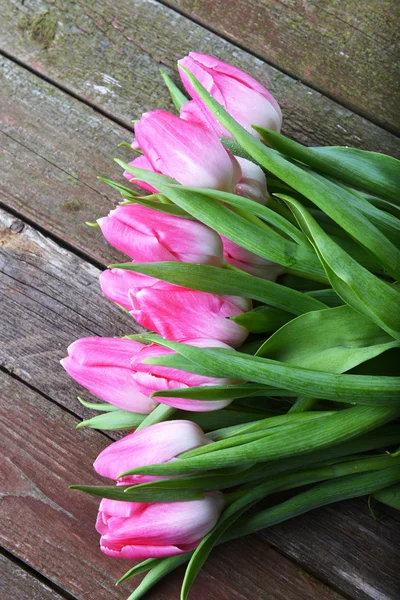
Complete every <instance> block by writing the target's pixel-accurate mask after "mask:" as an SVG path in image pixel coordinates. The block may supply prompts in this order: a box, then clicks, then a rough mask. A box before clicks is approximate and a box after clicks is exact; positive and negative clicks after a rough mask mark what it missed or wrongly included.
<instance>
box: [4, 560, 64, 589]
mask: <svg viewBox="0 0 400 600" xmlns="http://www.w3.org/2000/svg"><path fill="white" fill-rule="evenodd" d="M1 590H2V593H3V594H4V596H3V598H7V600H26V599H27V598H30V600H63V597H62V596H60V594H57V592H55V591H54V590H52V589H51V588H50V587H49V586H48V585H46V584H45V583H43V582H42V581H40V580H39V579H36V578H35V577H34V576H33V575H31V574H30V573H29V572H28V571H25V570H24V569H22V568H21V567H19V566H18V565H17V564H16V563H14V562H13V561H11V560H9V559H8V558H7V557H6V556H4V555H3V554H0V591H1Z"/></svg>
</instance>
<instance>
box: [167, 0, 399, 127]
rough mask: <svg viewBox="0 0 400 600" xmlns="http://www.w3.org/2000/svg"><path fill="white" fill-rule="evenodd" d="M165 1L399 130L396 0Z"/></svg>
mask: <svg viewBox="0 0 400 600" xmlns="http://www.w3.org/2000/svg"><path fill="white" fill-rule="evenodd" d="M166 3H167V4H168V5H171V6H172V7H176V8H177V9H178V10H180V11H182V12H183V13H184V14H185V15H187V16H189V17H190V18H192V19H194V20H196V21H197V22H200V23H202V24H203V25H204V26H205V27H207V28H209V29H211V30H212V31H215V32H216V33H219V34H220V35H222V36H224V37H227V38H229V39H230V40H231V41H233V42H234V43H237V44H238V45H240V46H241V47H242V48H243V47H244V48H247V49H248V50H250V51H252V52H254V53H255V54H256V55H257V56H259V57H260V58H263V59H264V60H266V61H267V62H270V63H271V64H274V65H276V66H278V68H280V69H282V70H285V71H286V73H290V74H291V75H292V76H294V77H298V78H299V79H301V80H302V81H305V82H307V83H309V84H310V85H312V86H313V87H314V88H316V89H319V90H320V91H321V92H322V93H325V94H327V95H330V96H331V97H333V98H335V99H336V100H337V101H339V102H342V103H344V104H345V105H346V106H350V107H351V108H352V109H353V110H354V111H355V112H358V113H359V114H364V115H366V116H367V118H369V119H371V120H372V121H374V122H379V123H380V124H383V126H384V127H385V126H386V127H388V128H392V129H393V130H397V131H399V130H400V120H399V111H398V104H399V93H398V92H399V68H398V55H399V32H398V28H397V27H396V23H398V21H399V18H400V3H399V2H397V0H380V1H379V2H376V0H363V1H362V2H360V0H306V1H305V2H304V1H303V2H285V1H284V0H283V1H281V2H276V0H263V1H262V2H260V0H230V1H229V2H214V1H213V0H167V2H166ZM244 23H245V26H243V24H244Z"/></svg>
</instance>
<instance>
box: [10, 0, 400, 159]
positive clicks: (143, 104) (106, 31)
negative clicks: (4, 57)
mask: <svg viewBox="0 0 400 600" xmlns="http://www.w3.org/2000/svg"><path fill="white" fill-rule="evenodd" d="M220 4H221V6H223V10H225V8H226V6H227V4H226V3H220ZM0 6H1V9H2V14H3V18H4V19H5V20H6V22H7V27H4V28H2V31H1V32H0V48H1V49H2V50H3V51H5V52H6V53H8V54H9V55H10V56H13V57H15V58H17V59H18V60H20V61H22V62H24V63H25V64H27V65H29V66H30V67H31V68H32V69H34V70H36V71H38V72H40V73H42V74H43V75H45V76H47V77H49V78H51V79H52V80H53V81H56V82H57V83H58V84H60V85H61V86H63V87H64V88H65V89H67V90H68V91H70V92H72V93H74V94H77V95H78V96H80V97H81V98H84V99H86V100H87V101H89V102H91V103H93V104H95V105H96V106H98V107H100V108H101V109H102V110H103V111H105V112H106V113H108V114H111V115H113V117H115V118H117V119H119V120H120V121H121V122H123V123H125V124H126V125H129V124H130V122H131V120H132V119H134V118H137V117H138V116H139V115H140V114H141V113H142V112H143V111H146V110H150V109H153V108H167V107H170V106H171V104H170V103H169V100H168V94H167V92H166V90H164V89H163V88H162V86H161V83H160V77H159V73H158V67H159V65H160V64H162V65H164V66H165V67H167V68H168V70H170V69H171V68H175V64H176V60H177V59H179V58H180V57H182V56H184V55H185V54H187V53H188V52H190V51H192V50H196V51H198V52H205V53H208V54H213V55H215V56H217V57H219V58H221V59H222V60H225V61H227V62H232V63H233V64H235V65H237V66H239V67H241V68H243V69H244V70H246V71H248V72H249V73H251V74H252V75H253V76H255V77H256V78H258V79H259V80H260V81H261V82H262V83H264V84H266V85H269V87H270V88H271V90H272V92H273V93H274V95H275V96H276V98H277V99H278V101H279V102H280V103H281V105H282V108H283V112H284V115H285V128H284V131H285V133H287V134H288V135H289V136H290V137H293V138H295V139H297V140H299V141H301V142H305V143H307V144H315V145H326V144H330V145H336V144H346V145H353V146H357V147H362V148H367V149H373V150H376V151H379V152H385V153H387V154H395V153H396V152H398V150H399V149H398V145H397V140H396V138H395V137H394V136H393V135H391V134H389V133H387V132H385V131H384V130H382V129H380V128H379V127H377V126H375V125H372V124H371V123H370V122H368V121H366V120H365V119H363V118H362V117H359V116H357V115H355V114H354V113H352V112H350V111H349V110H347V109H345V108H343V107H342V106H340V105H339V104H337V103H335V102H334V101H332V100H330V99H328V98H327V97H325V96H322V95H321V94H319V93H318V92H314V91H312V90H311V89H310V88H309V87H308V86H306V85H304V84H302V83H300V82H298V81H296V80H294V79H292V78H291V77H288V76H287V75H285V74H284V73H282V72H280V71H278V70H277V69H275V68H273V67H270V66H268V65H266V64H265V63H264V62H262V61H261V60H259V59H257V58H254V57H253V56H251V55H250V54H249V53H247V52H245V51H243V50H240V49H238V48H237V47H236V46H234V45H233V44H231V43H229V42H226V41H224V40H222V39H221V38H220V37H218V36H217V35H215V34H213V33H211V32H209V31H207V30H206V29H204V28H203V27H201V26H200V25H196V24H195V23H193V22H192V21H190V20H189V19H187V18H185V17H183V16H181V15H179V14H178V13H176V12H174V11H172V10H171V9H168V8H166V7H165V6H163V5H161V4H159V3H157V2H155V1H154V0H134V1H132V0H120V2H118V4H115V3H114V2H113V1H112V0H89V1H87V0H26V1H25V2H23V3H22V2H19V0H11V1H9V0H1V2H0ZM245 22H246V19H245ZM240 23H241V25H242V24H243V19H240ZM344 71H345V72H346V73H347V69H344ZM368 75H369V73H368ZM269 81H270V83H269ZM31 108H32V107H31ZM44 114H45V113H42V115H41V118H42V119H43V115H44ZM99 140H101V137H99ZM99 144H100V146H99V147H100V148H101V147H102V146H101V144H102V141H99Z"/></svg>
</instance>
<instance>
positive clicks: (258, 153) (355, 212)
mask: <svg viewBox="0 0 400 600" xmlns="http://www.w3.org/2000/svg"><path fill="white" fill-rule="evenodd" d="M182 70H183V71H184V72H185V74H186V75H187V77H188V79H189V81H190V83H191V84H192V86H193V88H194V89H195V91H196V93H197V94H198V95H199V97H200V99H201V100H202V101H203V102H204V104H205V105H206V106H207V107H208V108H209V109H210V110H211V111H212V112H213V113H214V115H215V117H216V118H217V120H218V121H219V122H220V123H221V125H222V126H223V127H225V128H226V129H227V130H228V131H229V133H230V134H231V135H232V136H233V137H234V138H235V140H236V141H237V142H238V143H239V144H240V145H241V146H242V148H243V149H244V150H245V151H246V152H248V153H249V154H250V155H251V156H252V157H253V159H255V160H256V161H257V163H258V164H259V165H261V166H262V167H264V168H265V169H267V170H268V171H271V173H273V174H274V175H275V176H276V177H278V178H279V179H281V180H283V181H284V182H285V183H287V184H288V185H290V186H291V187H292V188H294V189H295V190H296V191H298V192H300V193H301V194H303V195H304V196H305V197H306V198H308V199H309V200H311V202H313V203H314V204H315V205H316V206H318V208H320V209H321V210H322V211H323V212H325V213H326V214H327V215H328V216H329V217H331V218H332V219H333V220H334V221H335V222H336V223H337V224H338V225H340V226H341V227H343V229H344V230H345V231H347V233H348V234H349V235H350V236H351V237H352V238H353V239H355V240H357V242H358V243H359V244H360V245H361V246H363V247H364V248H366V250H367V251H368V252H369V253H370V254H372V255H373V256H375V258H376V260H377V262H378V263H379V264H380V265H382V267H384V268H385V269H386V270H387V271H388V273H390V274H391V275H392V276H393V277H394V278H395V279H400V250H399V249H398V248H396V246H395V245H394V244H393V243H392V242H390V240H388V238H387V237H386V236H385V235H384V234H383V233H382V232H381V231H380V230H379V229H378V228H377V227H376V226H375V225H374V224H373V223H372V222H371V220H370V219H369V218H367V217H366V216H365V215H364V214H363V213H362V212H360V210H359V209H358V208H355V206H354V204H355V200H354V199H355V196H354V194H352V193H351V192H350V191H348V190H346V189H343V188H342V187H340V186H338V185H336V184H335V183H334V182H332V181H329V180H328V179H327V178H325V177H322V176H320V175H318V173H313V172H310V171H309V170H307V169H304V168H302V167H301V166H298V165H296V164H294V163H292V162H290V161H288V160H287V159H286V158H284V156H282V155H281V154H280V153H279V152H277V151H276V150H273V149H272V148H267V147H266V146H265V145H264V144H263V143H262V142H261V141H260V140H258V139H257V138H255V137H254V136H252V135H251V134H250V133H249V132H248V131H246V130H245V129H244V128H243V127H242V126H241V125H239V123H237V122H236V121H235V120H234V119H233V118H232V117H231V116H230V115H229V114H228V113H227V112H226V110H225V109H224V108H223V107H222V106H221V105H220V104H219V103H218V102H217V101H216V100H214V98H213V97H212V96H211V95H210V94H209V93H208V92H207V90H206V89H205V88H204V87H203V86H202V85H201V83H200V82H199V81H198V80H197V79H196V78H195V77H194V75H192V74H191V73H190V71H188V70H187V69H185V68H184V67H182ZM171 199H172V198H171ZM359 200H361V199H359ZM365 205H366V207H367V208H368V210H369V209H370V206H371V205H370V204H369V203H368V202H367V201H366V200H365ZM228 237H229V236H228Z"/></svg>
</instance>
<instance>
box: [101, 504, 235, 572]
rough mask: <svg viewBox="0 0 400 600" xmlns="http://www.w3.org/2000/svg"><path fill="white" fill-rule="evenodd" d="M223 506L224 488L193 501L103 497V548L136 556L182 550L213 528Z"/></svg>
mask: <svg viewBox="0 0 400 600" xmlns="http://www.w3.org/2000/svg"><path fill="white" fill-rule="evenodd" d="M223 506H224V497H223V495H222V494H221V492H207V493H205V494H204V498H202V499H201V500H191V501H189V502H156V503H152V504H148V503H146V504H145V503H142V502H122V501H119V500H108V499H107V500H106V499H103V500H102V501H101V503H100V509H99V514H98V516H97V522H96V529H97V531H98V532H99V533H100V534H101V539H100V548H101V550H102V552H104V553H105V554H108V555H109V556H114V557H118V558H129V559H133V560H136V559H139V560H141V559H144V558H157V557H163V556H173V555H175V554H182V553H183V552H187V551H189V550H192V549H193V548H195V547H196V546H197V545H198V543H199V542H200V540H201V539H202V538H203V537H204V536H205V535H206V534H207V533H208V532H209V531H211V529H212V528H213V527H214V526H215V524H216V523H217V521H218V518H219V516H220V514H221V511H222V509H223Z"/></svg>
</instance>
